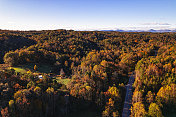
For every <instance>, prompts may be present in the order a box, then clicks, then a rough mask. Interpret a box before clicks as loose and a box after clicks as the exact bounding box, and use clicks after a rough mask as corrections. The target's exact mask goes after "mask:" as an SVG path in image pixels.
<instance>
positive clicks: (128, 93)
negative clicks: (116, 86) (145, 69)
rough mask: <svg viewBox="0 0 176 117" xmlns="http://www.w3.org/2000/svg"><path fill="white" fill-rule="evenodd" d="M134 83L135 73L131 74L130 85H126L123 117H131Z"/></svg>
mask: <svg viewBox="0 0 176 117" xmlns="http://www.w3.org/2000/svg"><path fill="white" fill-rule="evenodd" d="M133 83H134V72H133V73H132V74H131V76H130V78H129V81H128V84H127V85H126V96H125V102H124V106H123V112H122V117H129V116H130V108H131V100H132V95H133V92H132V85H133Z"/></svg>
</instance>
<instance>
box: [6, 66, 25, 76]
mask: <svg viewBox="0 0 176 117" xmlns="http://www.w3.org/2000/svg"><path fill="white" fill-rule="evenodd" d="M9 69H14V70H15V71H16V72H20V73H22V74H25V73H26V72H27V71H26V70H25V69H24V68H21V67H9Z"/></svg>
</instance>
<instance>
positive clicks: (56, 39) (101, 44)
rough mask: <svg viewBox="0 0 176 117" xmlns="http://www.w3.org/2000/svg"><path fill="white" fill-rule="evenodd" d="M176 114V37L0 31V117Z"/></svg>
mask: <svg viewBox="0 0 176 117" xmlns="http://www.w3.org/2000/svg"><path fill="white" fill-rule="evenodd" d="M133 73H134V79H135V80H134V83H133V85H132V87H133V89H132V92H133V93H132V99H131V100H132V101H131V108H130V110H129V111H130V117H175V116H176V112H175V110H176V33H175V32H167V33H159V32H156V33H152V32H116V31H74V30H64V29H59V30H41V31H35V30H34V31H11V30H0V117H1V116H2V117H83V116H84V117H121V116H122V113H123V107H124V102H125V96H126V92H127V88H126V87H127V85H128V81H129V78H130V76H131V74H133Z"/></svg>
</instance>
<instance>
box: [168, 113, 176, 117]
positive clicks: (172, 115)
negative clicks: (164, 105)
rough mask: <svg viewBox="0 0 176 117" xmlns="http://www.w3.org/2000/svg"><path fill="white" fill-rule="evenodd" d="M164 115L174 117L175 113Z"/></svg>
mask: <svg viewBox="0 0 176 117" xmlns="http://www.w3.org/2000/svg"><path fill="white" fill-rule="evenodd" d="M166 117H176V113H171V114H168V115H166Z"/></svg>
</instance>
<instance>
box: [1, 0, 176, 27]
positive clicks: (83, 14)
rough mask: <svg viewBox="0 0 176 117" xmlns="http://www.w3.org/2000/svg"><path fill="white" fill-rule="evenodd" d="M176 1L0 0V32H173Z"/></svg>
mask: <svg viewBox="0 0 176 117" xmlns="http://www.w3.org/2000/svg"><path fill="white" fill-rule="evenodd" d="M175 11H176V0H0V29H11V30H46V29H51V30H52V29H74V30H96V29H133V30H134V29H136V30H138V29H144V30H147V29H176V14H175Z"/></svg>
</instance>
